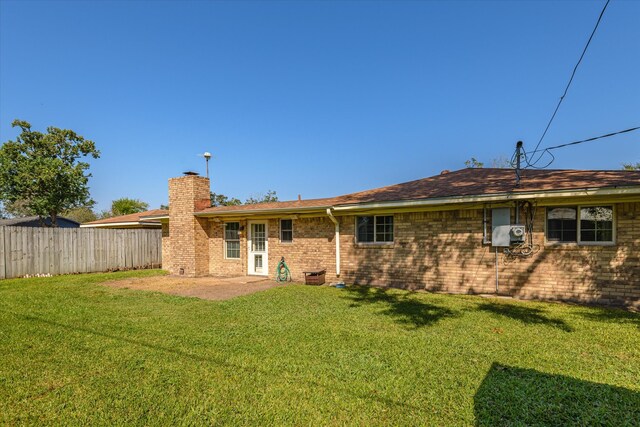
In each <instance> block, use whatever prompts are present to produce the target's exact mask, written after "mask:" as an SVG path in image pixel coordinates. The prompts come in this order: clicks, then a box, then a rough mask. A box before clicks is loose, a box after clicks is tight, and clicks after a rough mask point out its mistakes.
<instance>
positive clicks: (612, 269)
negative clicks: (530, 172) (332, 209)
mask: <svg viewBox="0 0 640 427" xmlns="http://www.w3.org/2000/svg"><path fill="white" fill-rule="evenodd" d="M208 196H209V182H208V180H207V179H206V178H201V177H181V178H174V179H172V180H170V218H171V221H170V223H169V226H168V227H166V226H163V266H164V268H165V269H168V270H169V271H170V272H171V273H173V274H178V273H179V271H180V268H183V269H184V274H185V275H207V274H211V275H222V276H234V275H244V274H247V249H248V248H247V233H248V223H247V221H246V220H243V221H240V225H241V227H242V228H243V230H242V232H241V236H240V259H226V258H225V250H224V222H223V221H220V220H212V219H198V218H195V217H194V216H193V212H195V211H196V210H198V209H199V204H204V199H205V198H206V200H207V201H208ZM194 200H195V201H197V202H194ZM207 203H208V202H207ZM615 214H616V229H617V239H616V244H615V245H612V246H585V245H577V244H560V245H558V244H555V245H554V244H545V239H544V223H545V209H544V208H538V209H537V212H536V216H535V220H534V228H533V238H534V243H535V244H536V247H537V248H538V250H537V252H536V253H534V254H533V255H532V256H530V257H527V258H509V257H507V256H505V254H503V253H502V250H501V249H499V251H498V275H499V293H501V294H506V295H512V296H515V297H519V298H537V299H561V300H574V301H580V302H598V303H605V304H606V303H610V304H627V305H635V306H639V305H640V203H619V204H616V205H615ZM266 221H267V222H268V236H269V242H268V249H269V252H268V261H267V265H268V272H269V274H268V275H269V277H273V276H274V273H275V270H276V266H277V263H278V262H279V261H280V258H281V257H282V256H284V257H285V259H286V262H287V264H288V266H289V268H290V270H291V273H292V276H293V278H294V280H296V281H302V280H303V274H302V272H303V271H304V270H308V269H312V268H319V267H320V268H325V269H326V270H327V281H328V282H330V281H336V280H344V281H345V282H347V283H360V284H373V285H384V286H394V287H401V288H406V289H426V290H431V291H440V292H448V293H494V292H495V289H496V280H495V272H496V253H495V248H493V247H491V246H490V245H483V244H482V222H483V211H482V209H467V210H450V211H437V212H411V213H396V214H395V215H394V242H393V243H392V244H390V245H367V244H357V243H356V242H355V217H354V216H342V217H338V221H339V223H340V247H341V258H342V262H341V270H342V274H341V276H340V277H337V276H336V265H335V240H334V239H335V236H334V225H333V223H332V222H331V221H330V220H329V218H327V217H326V216H322V217H316V218H298V219H294V220H293V236H294V237H293V242H292V243H283V242H280V221H279V219H269V220H266ZM487 228H488V230H487V231H488V232H489V233H490V228H491V227H490V226H488V227H487ZM167 233H168V236H167Z"/></svg>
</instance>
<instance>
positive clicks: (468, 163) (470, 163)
mask: <svg viewBox="0 0 640 427" xmlns="http://www.w3.org/2000/svg"><path fill="white" fill-rule="evenodd" d="M464 165H465V166H466V167H467V168H469V169H471V168H483V167H484V163H483V162H480V161H478V160H477V159H476V158H475V157H472V158H470V159H469V160H467V161H465V162H464Z"/></svg>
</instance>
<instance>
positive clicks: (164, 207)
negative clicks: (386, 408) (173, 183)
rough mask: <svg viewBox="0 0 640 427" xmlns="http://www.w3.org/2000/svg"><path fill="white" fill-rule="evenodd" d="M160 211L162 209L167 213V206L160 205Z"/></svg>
mask: <svg viewBox="0 0 640 427" xmlns="http://www.w3.org/2000/svg"><path fill="white" fill-rule="evenodd" d="M160 209H164V210H165V211H168V210H169V205H160Z"/></svg>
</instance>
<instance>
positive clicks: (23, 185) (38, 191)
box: [0, 120, 100, 227]
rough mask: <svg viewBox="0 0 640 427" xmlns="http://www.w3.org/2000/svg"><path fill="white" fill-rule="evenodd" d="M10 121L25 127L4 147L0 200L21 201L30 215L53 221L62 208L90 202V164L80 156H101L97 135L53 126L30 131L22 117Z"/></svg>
mask: <svg viewBox="0 0 640 427" xmlns="http://www.w3.org/2000/svg"><path fill="white" fill-rule="evenodd" d="M12 126H13V127H19V128H20V129H21V130H22V132H21V133H20V135H19V136H18V137H17V138H16V140H15V141H11V140H9V141H7V142H5V143H4V144H3V145H2V147H0V200H2V201H3V202H5V203H9V204H12V203H16V202H17V201H22V203H24V206H25V207H26V209H28V211H29V212H30V213H31V214H32V215H38V216H39V217H40V218H41V219H42V218H45V217H51V225H52V226H54V227H55V226H57V221H56V219H57V217H58V215H59V214H60V212H62V211H65V210H69V209H73V208H76V207H80V206H86V205H88V204H90V203H91V202H92V200H91V198H90V196H89V186H88V181H89V177H90V176H91V174H90V173H88V172H87V171H88V169H89V164H88V163H86V162H84V161H80V159H82V158H84V157H87V156H92V157H93V158H94V159H97V158H98V157H100V152H99V151H98V150H97V149H96V146H95V143H94V142H93V141H90V140H88V139H85V138H83V137H82V136H80V135H78V134H77V133H75V132H74V131H72V130H69V129H59V128H56V127H53V126H51V127H48V128H47V132H46V133H42V132H37V131H32V130H31V125H30V124H29V123H28V122H25V121H23V120H14V121H13V123H12Z"/></svg>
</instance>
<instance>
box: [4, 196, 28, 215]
mask: <svg viewBox="0 0 640 427" xmlns="http://www.w3.org/2000/svg"><path fill="white" fill-rule="evenodd" d="M4 210H5V213H6V214H7V216H10V217H11V218H22V217H25V216H31V215H33V214H32V213H31V210H30V209H29V207H28V206H27V202H25V201H24V200H20V199H19V200H15V201H13V202H8V201H7V202H4Z"/></svg>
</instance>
